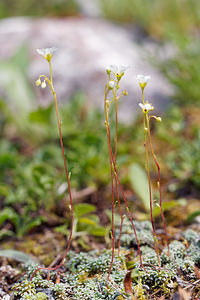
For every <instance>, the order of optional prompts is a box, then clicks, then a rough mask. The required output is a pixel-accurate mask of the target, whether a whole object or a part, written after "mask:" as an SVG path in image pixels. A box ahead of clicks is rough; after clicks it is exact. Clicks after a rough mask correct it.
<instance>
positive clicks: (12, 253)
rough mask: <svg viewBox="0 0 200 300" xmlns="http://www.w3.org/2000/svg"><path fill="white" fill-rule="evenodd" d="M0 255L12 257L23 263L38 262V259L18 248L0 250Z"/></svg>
mask: <svg viewBox="0 0 200 300" xmlns="http://www.w3.org/2000/svg"><path fill="white" fill-rule="evenodd" d="M0 256H4V257H8V258H12V259H15V260H17V261H20V262H23V263H33V264H36V263H37V261H36V259H34V258H32V257H31V256H29V255H27V254H26V253H24V252H21V251H17V250H12V249H11V250H0Z"/></svg>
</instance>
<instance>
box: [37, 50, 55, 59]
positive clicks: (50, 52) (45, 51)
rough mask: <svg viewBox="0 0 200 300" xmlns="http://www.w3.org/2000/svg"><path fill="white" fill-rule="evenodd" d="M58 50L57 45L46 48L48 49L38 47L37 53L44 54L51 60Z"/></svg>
mask: <svg viewBox="0 0 200 300" xmlns="http://www.w3.org/2000/svg"><path fill="white" fill-rule="evenodd" d="M56 50H57V48H56V47H52V48H46V49H37V53H38V54H40V55H42V56H43V57H44V58H45V59H46V60H48V61H50V60H51V58H52V56H53V54H54V52H55V51H56Z"/></svg>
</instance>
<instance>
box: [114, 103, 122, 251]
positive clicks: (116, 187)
mask: <svg viewBox="0 0 200 300" xmlns="http://www.w3.org/2000/svg"><path fill="white" fill-rule="evenodd" d="M117 129H118V114H117V100H116V99H115V165H116V161H117ZM115 191H116V197H117V202H118V205H119V214H120V218H121V224H120V233H119V240H118V255H119V252H120V242H121V235H122V226H123V215H122V210H121V203H120V199H119V192H118V186H117V179H116V177H115Z"/></svg>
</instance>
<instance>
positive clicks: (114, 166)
mask: <svg viewBox="0 0 200 300" xmlns="http://www.w3.org/2000/svg"><path fill="white" fill-rule="evenodd" d="M107 132H108V135H109V138H108V141H109V148H110V149H111V139H110V128H109V127H108V130H107ZM111 156H112V164H113V168H114V171H115V176H116V178H117V182H118V185H119V189H120V192H121V194H122V197H123V200H124V203H125V206H126V209H127V214H128V217H129V219H130V222H131V225H132V227H133V231H134V234H135V238H136V242H137V246H138V253H139V259H140V265H141V267H142V268H143V269H144V270H146V269H145V267H144V265H143V263H142V256H141V251H140V245H139V240H138V237H137V232H136V229H135V226H134V223H133V218H132V216H131V213H130V210H129V207H128V203H127V200H126V197H125V194H124V191H123V188H122V186H121V183H120V180H119V177H118V174H117V169H116V165H115V161H114V158H113V154H112V152H111Z"/></svg>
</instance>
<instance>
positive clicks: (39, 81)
mask: <svg viewBox="0 0 200 300" xmlns="http://www.w3.org/2000/svg"><path fill="white" fill-rule="evenodd" d="M35 84H36V85H37V86H40V84H41V80H40V78H39V79H38V80H36V82H35Z"/></svg>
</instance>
